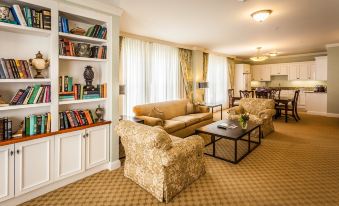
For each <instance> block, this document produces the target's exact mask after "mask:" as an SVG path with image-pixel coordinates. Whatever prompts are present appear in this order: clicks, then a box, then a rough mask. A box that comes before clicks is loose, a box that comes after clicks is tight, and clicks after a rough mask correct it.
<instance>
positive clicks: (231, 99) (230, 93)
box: [228, 89, 240, 108]
mask: <svg viewBox="0 0 339 206" xmlns="http://www.w3.org/2000/svg"><path fill="white" fill-rule="evenodd" d="M239 99H240V98H239V97H235V96H234V89H228V107H229V108H231V107H234V106H239V102H238V101H237V100H239Z"/></svg>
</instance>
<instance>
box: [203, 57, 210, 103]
mask: <svg viewBox="0 0 339 206" xmlns="http://www.w3.org/2000/svg"><path fill="white" fill-rule="evenodd" d="M202 55H203V65H202V80H203V81H204V82H206V81H207V71H208V56H209V54H208V53H205V52H203V54H202ZM205 96H206V92H205V90H203V91H202V101H203V102H205Z"/></svg>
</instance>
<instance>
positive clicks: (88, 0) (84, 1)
mask: <svg viewBox="0 0 339 206" xmlns="http://www.w3.org/2000/svg"><path fill="white" fill-rule="evenodd" d="M58 1H59V2H66V3H71V4H75V5H79V6H82V7H86V8H91V9H94V10H97V11H101V12H104V13H107V14H111V15H116V16H121V15H122V13H123V12H124V10H123V9H121V8H119V7H116V6H113V5H110V4H106V3H103V2H100V1H96V0H81V1H79V0H58Z"/></svg>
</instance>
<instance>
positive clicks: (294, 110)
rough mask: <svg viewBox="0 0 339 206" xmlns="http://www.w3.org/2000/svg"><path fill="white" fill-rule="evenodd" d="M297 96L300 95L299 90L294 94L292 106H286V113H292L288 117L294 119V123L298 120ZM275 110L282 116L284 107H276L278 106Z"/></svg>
mask: <svg viewBox="0 0 339 206" xmlns="http://www.w3.org/2000/svg"><path fill="white" fill-rule="evenodd" d="M299 94H300V90H296V91H295V92H294V96H293V100H292V104H291V105H288V108H287V112H292V113H291V114H289V115H290V116H292V117H293V118H294V119H295V121H296V122H297V121H299V120H300V117H299V114H298V99H299ZM276 109H277V110H278V111H279V114H283V112H282V111H285V110H286V108H285V106H284V105H278V106H276Z"/></svg>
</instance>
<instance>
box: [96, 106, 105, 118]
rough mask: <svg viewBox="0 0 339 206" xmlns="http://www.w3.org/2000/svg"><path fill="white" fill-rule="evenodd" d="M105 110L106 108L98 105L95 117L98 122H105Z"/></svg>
mask: <svg viewBox="0 0 339 206" xmlns="http://www.w3.org/2000/svg"><path fill="white" fill-rule="evenodd" d="M104 113H105V110H104V108H102V107H100V105H98V108H97V109H96V110H95V115H97V117H98V118H97V119H96V122H103V121H104V119H103V116H104Z"/></svg>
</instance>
